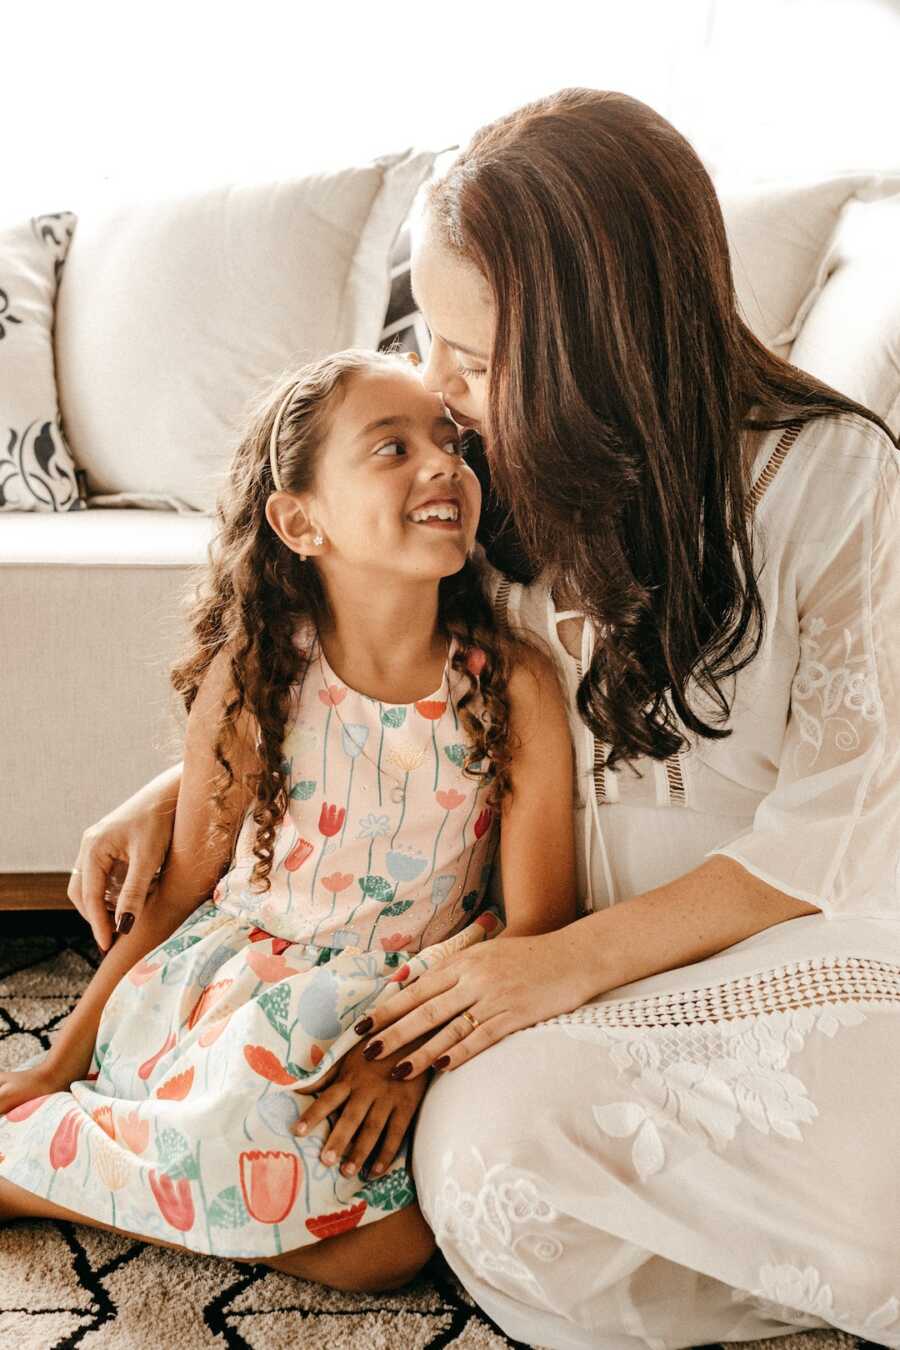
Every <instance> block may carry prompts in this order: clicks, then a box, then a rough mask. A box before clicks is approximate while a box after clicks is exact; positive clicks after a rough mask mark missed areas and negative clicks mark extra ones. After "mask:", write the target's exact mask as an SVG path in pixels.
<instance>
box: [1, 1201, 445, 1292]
mask: <svg viewBox="0 0 900 1350" xmlns="http://www.w3.org/2000/svg"><path fill="white" fill-rule="evenodd" d="M14 1219H65V1220H66V1221H67V1222H69V1223H84V1224H87V1225H88V1226H89V1227H90V1228H103V1229H105V1230H106V1232H108V1233H118V1234H119V1235H120V1236H121V1237H129V1238H134V1239H135V1241H137V1242H150V1243H152V1244H153V1245H154V1246H157V1247H170V1248H171V1249H172V1250H173V1251H178V1252H183V1251H184V1250H185V1248H184V1247H183V1246H180V1245H179V1244H178V1243H175V1242H163V1241H162V1240H161V1239H159V1238H152V1237H147V1236H145V1235H144V1234H143V1233H130V1232H129V1231H128V1230H127V1229H125V1228H114V1227H113V1226H112V1224H108V1223H101V1222H100V1221H99V1220H97V1219H92V1218H89V1217H88V1216H87V1215H86V1214H77V1213H76V1212H75V1211H74V1210H71V1209H64V1208H63V1207H62V1205H56V1204H54V1203H53V1201H52V1200H45V1199H44V1197H43V1196H41V1195H34V1194H33V1193H32V1192H31V1191H25V1190H23V1189H22V1188H21V1186H15V1185H13V1183H12V1182H11V1181H5V1180H4V1179H3V1178H2V1177H0V1223H9V1222H10V1221H11V1220H14ZM434 1247H435V1243H434V1237H433V1235H432V1232H431V1229H430V1228H429V1227H428V1225H427V1224H426V1222H425V1220H424V1219H423V1218H422V1213H421V1210H420V1209H419V1207H418V1205H407V1206H406V1208H405V1209H401V1210H398V1211H397V1213H396V1214H390V1215H388V1217H387V1218H386V1219H379V1221H378V1222H377V1223H371V1224H367V1225H366V1227H365V1228H354V1229H353V1230H352V1231H351V1232H349V1233H340V1234H339V1235H338V1236H337V1237H333V1238H325V1239H323V1241H321V1242H317V1243H314V1244H313V1245H312V1246H309V1247H300V1248H297V1249H296V1250H295V1251H292V1252H285V1253H284V1255H283V1256H275V1257H272V1258H271V1259H270V1260H269V1261H268V1263H267V1264H268V1265H270V1266H272V1267H273V1269H275V1270H281V1271H284V1272H285V1274H288V1275H299V1276H300V1277H301V1278H302V1279H304V1280H315V1281H316V1282H318V1283H319V1284H327V1285H330V1286H331V1287H332V1288H333V1289H344V1290H355V1291H357V1292H360V1293H379V1292H384V1291H387V1290H389V1289H399V1288H401V1287H402V1286H403V1285H404V1284H408V1283H409V1281H410V1280H412V1279H414V1278H415V1277H416V1275H417V1274H418V1273H419V1271H420V1270H421V1269H422V1267H423V1266H424V1265H425V1262H426V1261H427V1260H428V1259H429V1257H430V1256H431V1254H432V1252H433V1251H434ZM229 1259H230V1260H235V1261H238V1263H239V1264H250V1265H252V1264H254V1258H252V1257H231V1258H229Z"/></svg>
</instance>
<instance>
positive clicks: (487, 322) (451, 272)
mask: <svg viewBox="0 0 900 1350" xmlns="http://www.w3.org/2000/svg"><path fill="white" fill-rule="evenodd" d="M411 244H412V248H411V254H410V278H411V282H412V288H413V294H414V297H415V301H416V304H417V305H418V307H419V308H420V309H421V311H422V313H423V314H424V315H425V318H426V320H427V321H428V322H429V324H430V325H431V327H432V328H433V330H434V331H436V332H438V333H439V334H440V336H441V337H442V338H443V339H444V341H445V342H447V343H449V344H450V345H451V346H455V347H460V348H462V347H467V348H470V349H472V350H473V351H477V352H482V353H486V352H489V351H490V349H491V337H492V330H493V303H492V300H491V293H490V288H489V286H488V284H487V282H486V281H485V279H484V277H483V276H482V275H481V273H480V272H479V271H478V268H477V267H476V266H475V265H474V263H470V262H469V261H468V260H467V259H465V258H463V257H461V256H460V255H459V254H458V253H456V252H455V251H454V250H453V249H451V248H449V247H448V246H447V244H446V243H445V242H444V241H443V239H442V238H441V235H440V229H439V227H438V226H436V225H435V224H434V223H433V222H429V219H428V217H427V216H426V217H425V218H424V219H423V220H421V221H419V222H418V224H417V225H416V226H415V227H414V228H413V231H412V235H411Z"/></svg>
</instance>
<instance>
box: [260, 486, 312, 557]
mask: <svg viewBox="0 0 900 1350" xmlns="http://www.w3.org/2000/svg"><path fill="white" fill-rule="evenodd" d="M309 505H310V504H309V503H308V502H307V501H306V499H305V498H303V497H299V496H296V495H295V494H294V493H292V492H272V493H270V494H269V497H268V499H267V501H266V520H267V521H268V522H269V525H270V526H271V527H272V529H273V530H274V531H275V533H276V534H277V535H278V538H279V539H280V540H281V542H282V543H283V544H284V545H285V546H286V547H287V548H289V549H290V550H291V552H292V553H297V554H299V556H300V557H301V559H303V560H305V559H306V558H307V556H308V555H309V554H310V553H320V552H321V551H322V546H323V544H324V543H325V540H324V538H323V536H322V532H321V530H320V529H319V528H318V527H317V526H316V525H315V523H314V522H313V521H312V520H311V519H310V516H309Z"/></svg>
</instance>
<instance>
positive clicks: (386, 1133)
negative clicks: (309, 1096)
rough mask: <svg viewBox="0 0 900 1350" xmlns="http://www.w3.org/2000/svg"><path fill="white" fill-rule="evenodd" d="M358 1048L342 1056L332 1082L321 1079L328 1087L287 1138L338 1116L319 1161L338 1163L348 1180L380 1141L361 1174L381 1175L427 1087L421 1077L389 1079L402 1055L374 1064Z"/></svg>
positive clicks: (329, 1076) (425, 1081) (395, 1151)
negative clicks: (366, 1171) (334, 1115)
mask: <svg viewBox="0 0 900 1350" xmlns="http://www.w3.org/2000/svg"><path fill="white" fill-rule="evenodd" d="M363 1049H364V1047H363V1046H362V1045H357V1046H355V1047H354V1048H353V1049H352V1050H349V1051H348V1052H347V1054H346V1055H345V1056H344V1058H343V1059H342V1060H341V1061H340V1062H339V1063H338V1064H337V1065H335V1068H336V1070H337V1077H336V1078H334V1079H333V1080H332V1077H331V1074H328V1075H327V1076H326V1081H328V1082H329V1083H330V1086H329V1087H326V1088H325V1089H324V1091H322V1092H321V1093H320V1094H319V1096H318V1097H317V1098H316V1100H315V1102H314V1103H313V1105H312V1106H310V1107H308V1108H307V1109H306V1111H304V1113H303V1115H302V1116H300V1117H299V1119H298V1120H297V1121H296V1122H295V1123H294V1124H293V1125H292V1126H291V1131H292V1133H293V1134H297V1135H304V1134H308V1133H309V1131H310V1130H311V1129H312V1128H313V1127H314V1126H315V1125H318V1124H319V1122H320V1121H322V1120H325V1119H326V1117H327V1116H330V1115H332V1114H333V1113H334V1112H335V1111H340V1117H339V1119H338V1120H337V1122H336V1124H335V1125H334V1126H333V1127H332V1129H331V1133H330V1134H329V1136H328V1138H327V1139H326V1140H325V1144H324V1147H323V1149H322V1152H321V1154H320V1157H321V1160H322V1162H323V1163H325V1164H326V1166H331V1165H332V1164H333V1163H336V1162H337V1160H338V1159H339V1158H343V1159H344V1163H343V1165H342V1167H341V1171H342V1172H343V1174H344V1176H348V1177H352V1176H355V1175H356V1173H357V1172H358V1171H359V1170H360V1169H361V1168H362V1166H363V1164H364V1163H365V1161H366V1159H367V1158H369V1157H370V1156H371V1155H372V1154H373V1151H374V1149H375V1147H376V1145H377V1144H378V1141H379V1139H380V1138H381V1139H382V1143H381V1148H380V1150H379V1152H378V1154H377V1156H376V1157H375V1160H374V1163H373V1165H372V1166H371V1167H369V1168H368V1169H367V1170H368V1172H369V1173H370V1174H371V1175H373V1176H380V1175H381V1174H382V1173H384V1172H386V1171H387V1169H388V1168H389V1167H390V1165H391V1163H392V1162H393V1160H394V1158H395V1157H396V1156H397V1150H398V1149H399V1147H400V1145H401V1144H402V1142H403V1136H404V1135H405V1134H406V1131H407V1130H408V1129H409V1126H410V1122H411V1121H412V1118H413V1116H414V1115H415V1113H416V1110H417V1108H418V1106H419V1103H420V1102H421V1100H422V1098H423V1097H424V1095H425V1089H426V1088H427V1087H428V1083H429V1079H428V1077H427V1076H425V1075H423V1076H422V1077H420V1078H418V1079H417V1080H416V1081H415V1082H414V1083H410V1082H409V1081H405V1082H404V1081H399V1080H392V1079H391V1073H392V1072H393V1070H394V1068H395V1066H396V1064H397V1061H398V1060H400V1059H401V1058H402V1056H401V1055H400V1054H398V1055H396V1056H394V1057H393V1058H390V1057H385V1058H383V1059H381V1060H379V1061H378V1063H377V1064H374V1063H370V1061H369V1060H367V1059H366V1058H365V1057H364V1055H363ZM314 1090H315V1091H318V1089H317V1088H316V1089H314ZM382 1135H383V1138H382Z"/></svg>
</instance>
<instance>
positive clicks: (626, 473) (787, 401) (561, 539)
mask: <svg viewBox="0 0 900 1350" xmlns="http://www.w3.org/2000/svg"><path fill="white" fill-rule="evenodd" d="M428 209H429V215H430V219H431V221H432V222H434V224H436V226H437V228H438V230H439V231H440V234H441V237H442V238H443V241H444V242H445V244H446V245H448V246H449V247H450V248H451V249H453V250H455V251H456V252H457V253H458V254H459V255H461V256H462V257H464V258H465V259H466V260H467V261H469V262H471V263H474V265H475V266H476V267H477V268H478V270H479V271H480V272H481V273H482V275H483V276H484V278H485V279H486V281H487V282H488V285H489V286H490V289H491V293H492V297H493V301H494V305H495V322H496V327H495V337H494V344H493V350H492V352H491V355H490V390H489V396H488V407H487V410H486V415H485V418H484V422H483V426H484V436H485V443H486V450H487V454H488V459H489V461H490V465H491V470H492V474H493V478H494V481H495V484H496V486H497V488H498V490H499V492H500V494H501V495H502V497H503V498H504V499H505V501H506V502H507V503H508V504H509V508H510V510H511V512H512V515H513V518H514V520H515V524H516V526H517V528H518V532H519V535H520V537H521V540H522V543H523V544H524V547H525V549H526V552H527V553H528V554H529V555H530V557H531V559H532V561H533V563H534V564H535V566H537V567H541V568H548V569H549V573H550V575H551V577H553V578H554V579H556V580H557V581H558V582H559V583H561V586H562V589H563V590H564V592H565V593H566V594H567V596H568V598H569V600H573V601H577V603H578V604H579V606H580V607H581V608H583V609H584V611H585V613H587V614H588V615H589V616H590V617H591V619H592V620H593V622H594V624H595V628H596V631H597V632H598V634H599V637H598V640H597V643H596V647H595V651H594V654H593V659H592V661H591V663H590V667H589V669H588V670H587V671H586V672H585V673H584V676H583V679H582V682H581V685H580V688H579V691H578V709H579V712H580V714H581V717H582V719H583V720H584V721H585V722H586V724H587V725H588V726H589V727H590V728H591V729H592V731H593V732H594V734H595V735H596V736H597V737H598V738H599V739H600V740H601V741H604V742H607V743H608V746H609V751H608V758H607V762H608V763H609V764H610V765H611V766H614V765H615V764H616V763H617V762H618V761H620V760H632V759H634V758H636V757H637V756H639V755H649V756H652V757H653V758H656V759H664V758H666V757H667V756H669V755H671V754H673V753H675V752H676V751H678V750H680V749H682V748H684V746H685V743H686V738H685V736H684V734H683V732H682V729H681V727H679V725H678V722H677V720H676V716H677V718H678V719H680V721H681V724H682V726H683V727H684V728H687V729H688V730H689V731H691V732H693V733H696V734H699V735H700V736H704V737H724V736H728V735H730V731H729V730H728V728H727V726H724V725H723V723H725V722H726V721H727V719H728V716H729V713H730V704H729V695H728V691H727V688H726V682H727V681H729V679H730V677H732V676H734V675H735V674H736V673H737V672H738V671H739V670H741V669H743V667H744V666H746V665H747V664H748V663H749V662H750V661H751V660H752V659H753V657H754V656H755V655H756V653H757V652H758V650H759V647H760V644H761V642H762V637H763V623H764V614H763V605H762V600H761V597H760V592H759V588H758V585H757V577H756V574H755V571H754V557H753V547H752V518H751V513H750V511H749V509H748V508H749V502H748V497H749V490H750V483H749V477H748V476H749V465H748V464H747V463H746V462H745V457H746V455H745V449H744V446H743V444H742V443H743V441H744V438H743V436H742V434H741V433H742V432H743V431H744V430H745V429H750V428H755V429H759V430H767V429H772V428H776V427H783V426H787V425H789V424H790V423H791V422H795V421H799V422H807V421H809V420H810V419H811V418H814V417H821V416H825V417H828V416H836V415H839V414H842V413H855V414H858V415H859V416H861V417H864V418H868V419H869V420H871V421H872V422H874V423H875V424H876V425H877V426H878V427H880V428H881V429H882V430H883V431H885V432H887V434H888V436H889V437H890V438H891V440H892V441H893V442H894V444H895V445H896V443H897V442H896V439H895V438H894V437H893V435H892V433H891V432H890V430H889V429H888V428H887V427H886V426H885V424H884V422H883V421H882V420H881V419H880V418H879V417H878V416H877V415H876V414H875V413H873V412H872V411H871V410H869V409H867V408H865V407H863V406H862V405H861V404H859V403H856V402H854V401H853V400H852V399H850V398H847V397H846V396H844V395H843V394H841V393H839V392H837V391H836V390H834V389H831V388H830V387H829V386H827V385H825V384H823V383H821V382H820V381H818V380H816V379H814V378H813V377H812V376H810V375H807V374H806V373H804V372H803V371H801V370H799V369H797V368H796V367H794V366H791V365H789V364H788V363H787V362H786V361H783V360H781V359H780V358H779V357H777V356H775V355H773V353H771V352H770V351H769V350H768V349H767V348H766V347H765V346H764V345H763V344H762V343H761V342H760V341H759V340H758V339H757V338H756V337H755V336H754V334H753V333H752V332H751V331H750V329H749V328H748V327H747V325H746V324H745V323H744V322H743V320H742V319H741V317H740V314H739V312H738V307H737V300H736V296H735V290H734V283H733V279H732V273H731V261H730V256H729V250H728V242H727V238H726V234H725V226H724V223H723V219H722V212H721V209H720V206H719V202H718V199H717V197H716V192H715V189H714V187H713V184H712V182H711V180H710V178H709V175H708V174H707V172H706V170H705V168H704V167H703V164H702V163H701V161H700V159H699V158H698V156H697V154H696V153H695V152H694V150H693V149H692V147H691V146H690V145H689V143H688V142H687V141H686V140H685V139H684V137H683V136H681V135H680V134H679V133H678V132H677V131H676V130H675V128H674V127H672V126H671V125H670V124H669V123H668V122H667V121H666V120H665V119H664V118H662V117H660V116H659V115H658V114H657V113H655V112H654V111H653V110H652V109H651V108H649V107H647V105H646V104H644V103H641V102H639V101H638V100H637V99H634V98H631V97H629V96H628V95H626V94H621V93H608V92H601V91H598V90H593V89H564V90H562V91H561V92H560V93H558V94H555V95H552V96H551V97H548V98H544V99H541V100H539V101H538V102H535V103H531V104H529V105H527V106H526V107H523V108H521V109H519V110H518V111H516V112H514V113H512V114H510V115H509V116H506V117H502V118H500V119H499V120H498V121H496V122H493V123H491V124H490V125H488V126H486V127H484V128H482V129H481V130H480V131H478V132H477V133H476V134H475V136H474V138H473V140H472V142H471V144H470V145H469V146H468V147H467V148H466V149H465V150H464V151H463V152H462V153H461V154H460V155H459V156H458V157H457V159H456V160H455V161H454V163H453V164H452V165H451V167H450V168H449V170H448V171H447V173H446V175H445V176H444V177H443V178H442V179H441V180H439V181H438V182H437V183H435V184H434V185H433V186H432V187H431V189H430V191H429V195H428ZM751 410H753V411H754V415H753V416H751ZM692 683H693V684H694V686H695V688H694V691H693V693H692V691H691V689H690V686H691V684H692ZM698 690H699V691H702V693H703V694H705V695H706V696H707V698H706V700H705V703H706V704H708V703H709V700H710V699H711V700H712V707H713V714H712V717H711V720H710V714H709V713H707V714H706V717H705V718H704V717H702V716H700V714H699V712H698V711H697V707H696V706H692V702H693V700H694V699H695V697H696V694H697V691H698ZM673 714H674V715H673ZM713 723H715V725H714V724H713Z"/></svg>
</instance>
